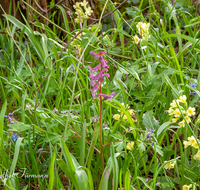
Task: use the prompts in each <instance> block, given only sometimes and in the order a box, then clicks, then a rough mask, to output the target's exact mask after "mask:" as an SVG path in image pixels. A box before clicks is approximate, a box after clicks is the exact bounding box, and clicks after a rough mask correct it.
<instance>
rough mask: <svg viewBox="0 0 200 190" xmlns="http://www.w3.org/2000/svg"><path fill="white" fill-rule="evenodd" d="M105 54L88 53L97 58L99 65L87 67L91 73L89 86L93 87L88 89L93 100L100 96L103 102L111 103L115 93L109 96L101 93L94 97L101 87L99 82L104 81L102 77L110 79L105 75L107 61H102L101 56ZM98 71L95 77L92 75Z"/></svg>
mask: <svg viewBox="0 0 200 190" xmlns="http://www.w3.org/2000/svg"><path fill="white" fill-rule="evenodd" d="M104 53H106V52H102V51H101V52H99V53H94V52H92V51H91V52H90V54H91V56H95V57H98V59H99V61H100V64H99V65H97V66H96V67H94V68H91V67H90V66H88V68H89V69H90V71H91V73H90V78H91V81H90V85H92V86H93V88H92V89H88V90H89V91H91V92H92V97H93V98H95V96H96V97H98V96H100V97H104V100H110V101H112V98H113V97H114V95H115V92H112V93H111V94H110V95H107V94H102V93H101V92H100V93H99V94H97V95H96V92H97V91H98V90H99V84H100V85H101V82H102V81H103V80H104V77H105V76H107V77H108V78H109V77H110V75H109V74H108V73H107V72H108V68H109V66H108V65H107V64H106V63H107V61H106V60H104V59H103V54H104ZM98 70H100V72H99V73H97V74H96V75H94V72H97V71H98Z"/></svg>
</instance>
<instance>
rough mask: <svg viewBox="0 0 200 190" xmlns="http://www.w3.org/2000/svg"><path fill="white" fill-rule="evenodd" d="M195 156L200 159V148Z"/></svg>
mask: <svg viewBox="0 0 200 190" xmlns="http://www.w3.org/2000/svg"><path fill="white" fill-rule="evenodd" d="M193 158H194V159H195V160H199V159H200V150H198V152H197V153H196V154H195V155H194V156H193Z"/></svg>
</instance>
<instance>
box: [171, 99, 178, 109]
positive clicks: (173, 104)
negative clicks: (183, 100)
mask: <svg viewBox="0 0 200 190" xmlns="http://www.w3.org/2000/svg"><path fill="white" fill-rule="evenodd" d="M177 103H178V101H177ZM177 103H176V101H175V100H173V101H172V103H170V106H171V108H176V107H178V105H177Z"/></svg>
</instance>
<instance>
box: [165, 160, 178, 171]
mask: <svg viewBox="0 0 200 190" xmlns="http://www.w3.org/2000/svg"><path fill="white" fill-rule="evenodd" d="M166 162H167V161H164V163H166ZM175 163H176V162H168V163H167V164H166V165H165V166H164V168H165V169H166V170H170V169H173V168H174V165H175Z"/></svg>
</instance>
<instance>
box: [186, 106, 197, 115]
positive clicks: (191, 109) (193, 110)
mask: <svg viewBox="0 0 200 190" xmlns="http://www.w3.org/2000/svg"><path fill="white" fill-rule="evenodd" d="M187 113H188V115H189V116H192V115H195V108H192V107H189V108H188V110H187Z"/></svg>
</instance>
